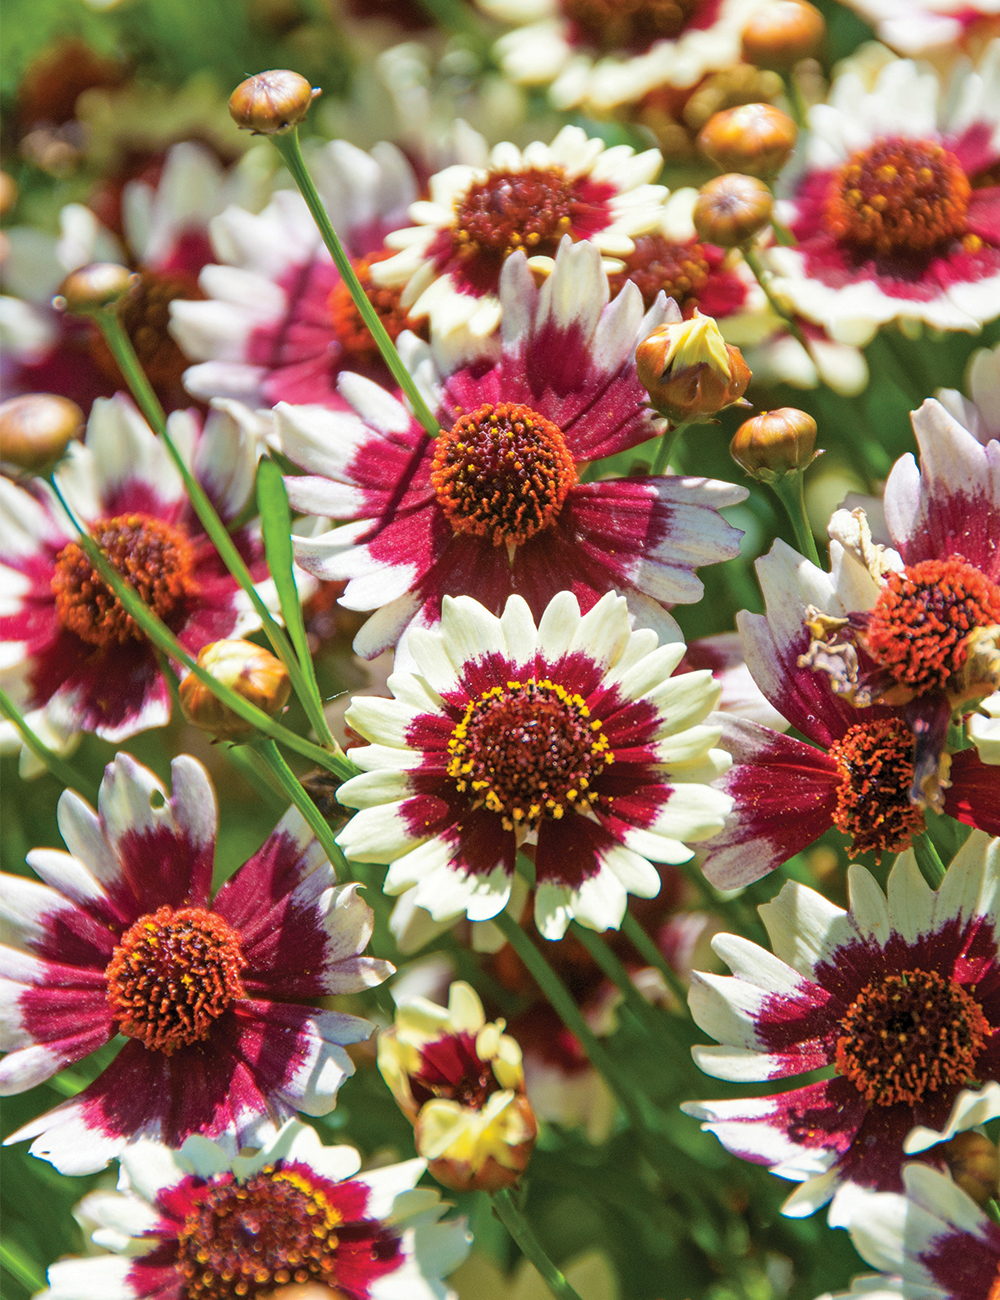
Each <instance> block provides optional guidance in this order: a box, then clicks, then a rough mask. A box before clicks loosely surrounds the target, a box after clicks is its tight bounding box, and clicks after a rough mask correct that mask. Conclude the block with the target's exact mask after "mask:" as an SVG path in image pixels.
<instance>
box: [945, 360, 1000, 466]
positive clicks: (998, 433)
mask: <svg viewBox="0 0 1000 1300" xmlns="http://www.w3.org/2000/svg"><path fill="white" fill-rule="evenodd" d="M965 387H966V390H967V392H968V394H969V396H968V397H966V396H964V394H962V393H960V392H959V391H958V389H956V388H939V389H938V390H937V392H936V393H935V394H934V396H935V397H936V398H937V400H938V401H939V402H940V403H941V405H942V406H943V407H944V409H945V410H946V411H947V412H948V414H949V415H951V416H954V418H955V419H956V420H957V421H958V422H959V424H961V425H962V426H963V427H964V428H966V429H968V430H969V432H970V433H971V434H972V436H973V437H974V438H976V439H978V440H979V442H981V443H982V444H983V445H984V446H985V445H986V443H988V442H1000V343H998V344H997V346H996V347H995V348H977V349H976V351H975V352H973V354H972V356H971V357H970V358H969V364H968V366H967V367H966V371H965Z"/></svg>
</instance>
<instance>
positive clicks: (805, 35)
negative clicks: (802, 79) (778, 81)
mask: <svg viewBox="0 0 1000 1300" xmlns="http://www.w3.org/2000/svg"><path fill="white" fill-rule="evenodd" d="M825 37H826V19H825V18H824V17H823V15H822V14H821V13H820V11H819V10H818V9H817V8H816V7H815V6H814V5H811V4H808V3H807V2H806V0H768V3H767V4H765V5H760V6H759V8H758V9H757V12H756V13H755V14H754V16H753V17H752V18H751V19H750V21H749V23H748V24H747V25H746V27H745V28H744V30H743V57H744V59H745V60H746V61H747V63H755V64H756V65H757V67H758V68H768V69H771V70H772V71H775V72H787V71H788V69H789V68H793V67H794V66H795V65H796V63H798V62H799V61H800V60H801V59H811V58H813V57H815V56H816V55H817V54H819V52H820V51H821V50H822V48H823V41H824V39H825Z"/></svg>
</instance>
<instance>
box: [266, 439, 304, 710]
mask: <svg viewBox="0 0 1000 1300" xmlns="http://www.w3.org/2000/svg"><path fill="white" fill-rule="evenodd" d="M257 508H258V509H259V510H260V522H261V528H262V529H263V532H264V551H265V553H266V555H267V567H268V568H269V569H270V570H271V577H272V578H273V579H274V585H275V587H276V588H277V589H278V600H279V601H280V603H281V617H282V618H283V619H284V620H285V631H286V632H287V633H288V635H289V638H290V639H291V642H292V645H293V646H294V647H295V653H296V655H297V656H298V659H299V663H300V664H301V665H302V669H303V671H304V672H305V674H306V677H307V678H308V679H309V684H310V687H311V688H312V692H313V694H314V696H315V698H316V700H317V701H318V700H319V687H318V686H317V685H316V677H315V674H314V673H313V666H312V655H311V654H310V653H309V642H308V640H307V638H306V626H305V623H304V622H303V620H302V601H301V599H300V597H299V593H298V589H297V588H296V586H295V578H294V576H293V574H292V566H293V564H294V557H293V555H292V516H291V512H290V511H289V509H288V493H287V492H286V491H285V485H284V483H283V482H282V478H281V470H280V469H278V467H277V465H275V463H274V461H273V460H271V459H270V458H269V457H267V456H265V457H263V459H262V460H261V462H260V465H259V466H258V468H257Z"/></svg>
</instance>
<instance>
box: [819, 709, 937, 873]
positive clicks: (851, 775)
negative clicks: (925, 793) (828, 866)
mask: <svg viewBox="0 0 1000 1300" xmlns="http://www.w3.org/2000/svg"><path fill="white" fill-rule="evenodd" d="M830 757H831V758H832V759H833V760H834V762H835V763H836V764H837V771H838V774H839V776H840V784H839V786H838V787H837V807H836V810H835V812H834V814H833V824H834V825H835V826H836V827H837V829H838V830H839V831H843V833H844V834H845V835H850V836H851V837H852V839H853V843H852V845H851V847H850V848H849V849H848V851H847V855H848V857H850V858H856V857H857V856H858V854H859V853H869V852H874V853H875V854H876V861H879V860H880V859H881V856H882V854H883V853H901V852H902V851H903V850H904V849H906V848H908V847H909V844H910V840H911V839H912V838H913V836H914V835H917V834H919V833H920V832H921V831H922V830H923V829H924V815H923V813H922V812H921V811H920V810H919V809H917V808H914V807H913V805H912V804H911V803H910V797H909V791H910V787H911V785H912V784H913V734H912V732H911V731H910V729H909V728H908V727H907V726H906V724H905V723H904V722H902V721H900V720H899V719H898V718H886V719H880V720H879V721H877V722H862V723H859V724H858V725H857V726H855V727H850V728H849V729H848V730H847V732H846V733H845V734H844V736H843V738H842V739H840V740H837V741H835V742H834V743H833V744H832V745H831V746H830Z"/></svg>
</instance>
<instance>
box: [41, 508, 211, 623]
mask: <svg viewBox="0 0 1000 1300" xmlns="http://www.w3.org/2000/svg"><path fill="white" fill-rule="evenodd" d="M90 532H91V536H92V537H93V539H94V541H95V542H96V543H97V544H98V546H99V547H100V548H101V550H102V551H103V552H104V554H105V556H106V557H107V560H108V563H109V564H111V565H112V566H113V567H114V569H115V570H116V571H117V572H118V573H119V574H120V575H121V577H122V578H124V579H125V581H126V582H127V583H128V584H129V586H131V587H133V588H134V589H135V591H136V594H137V595H138V596H139V598H140V599H141V600H142V601H143V603H144V604H146V605H148V606H149V608H150V609H151V610H152V611H153V613H154V614H156V615H157V616H158V617H159V618H161V619H163V620H164V621H169V620H170V617H171V615H173V614H175V613H177V612H178V611H179V610H180V609H181V608H182V606H183V603H184V600H185V598H186V596H187V595H188V594H189V593H190V592H191V591H192V590H193V588H194V583H193V578H192V571H193V569H194V551H193V548H192V546H191V543H190V541H189V540H188V538H187V535H186V534H185V533H184V531H183V530H182V529H181V528H178V527H177V526H176V525H173V524H166V523H164V522H163V521H162V520H161V519H153V518H152V517H151V516H150V515H140V514H134V515H116V516H115V517H114V518H113V519H101V520H99V521H98V522H97V523H96V524H93V525H92V526H91V530H90ZM52 591H53V594H54V595H55V598H56V613H57V614H58V616H59V621H60V622H61V623H62V625H63V627H64V628H66V630H67V631H69V632H75V633H76V635H77V636H78V637H80V639H81V640H83V641H86V642H88V643H89V644H90V645H97V646H104V645H111V644H118V645H124V644H125V642H126V641H128V640H130V639H132V638H134V639H135V640H137V641H141V640H142V638H143V634H142V632H140V630H139V628H138V627H137V626H136V624H135V622H134V620H133V619H132V618H131V616H130V615H129V614H127V613H126V612H125V609H124V607H123V606H122V604H121V602H120V601H119V600H118V597H117V596H116V595H115V594H114V592H113V591H111V590H110V589H109V588H108V587H106V586H105V584H104V581H103V579H102V578H101V576H100V574H99V573H98V572H97V570H96V569H94V568H93V566H92V565H91V563H90V560H89V559H88V558H87V556H86V554H85V552H84V551H83V550H82V548H81V547H80V546H78V545H77V544H76V542H70V543H69V544H68V545H67V546H64V547H63V549H62V550H61V551H60V552H59V554H58V556H57V557H56V563H55V571H54V573H53V574H52Z"/></svg>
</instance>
